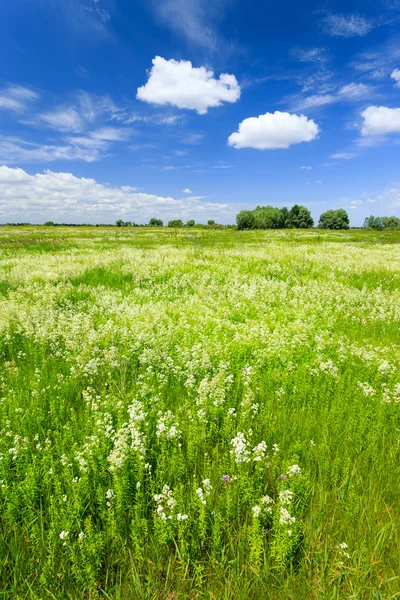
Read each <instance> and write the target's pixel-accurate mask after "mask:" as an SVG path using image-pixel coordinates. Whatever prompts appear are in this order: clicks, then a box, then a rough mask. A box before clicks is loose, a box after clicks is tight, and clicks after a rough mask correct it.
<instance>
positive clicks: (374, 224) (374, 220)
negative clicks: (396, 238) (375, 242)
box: [364, 215, 400, 231]
mask: <svg viewBox="0 0 400 600" xmlns="http://www.w3.org/2000/svg"><path fill="white" fill-rule="evenodd" d="M364 227H366V228H368V229H375V230H376V231H382V230H383V229H400V219H399V218H398V217H394V216H390V217H374V216H372V215H371V216H370V217H367V218H366V219H365V221H364Z"/></svg>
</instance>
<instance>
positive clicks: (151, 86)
mask: <svg viewBox="0 0 400 600" xmlns="http://www.w3.org/2000/svg"><path fill="white" fill-rule="evenodd" d="M152 63H153V66H152V68H151V70H150V73H149V79H148V81H147V83H146V84H145V85H143V86H142V87H140V88H138V90H137V96H136V97H137V98H138V100H142V101H143V102H149V103H150V104H159V105H166V104H167V105H168V104H169V105H172V106H177V107H178V108H186V109H190V110H196V111H197V112H198V113H199V114H200V115H204V114H206V113H207V111H208V109H209V108H210V107H216V106H221V104H222V103H223V102H237V101H238V100H239V98H240V86H239V84H238V82H237V80H236V77H235V76H234V75H228V74H227V73H223V74H222V75H220V77H219V79H215V77H214V73H213V71H208V70H207V69H206V68H205V67H198V68H197V67H193V66H192V63H191V62H190V61H189V60H180V61H177V60H173V59H171V60H166V59H165V58H162V57H161V56H156V57H155V58H154V59H153V61H152Z"/></svg>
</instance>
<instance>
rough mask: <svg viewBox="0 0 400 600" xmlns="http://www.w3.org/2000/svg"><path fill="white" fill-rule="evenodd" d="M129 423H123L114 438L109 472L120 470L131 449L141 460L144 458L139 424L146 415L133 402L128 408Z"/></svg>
mask: <svg viewBox="0 0 400 600" xmlns="http://www.w3.org/2000/svg"><path fill="white" fill-rule="evenodd" d="M128 415H129V422H128V423H124V425H122V427H121V428H120V429H119V430H118V431H117V433H116V434H115V437H114V448H113V449H112V451H111V452H110V455H109V456H108V461H109V463H110V467H109V468H110V471H116V470H118V469H121V468H122V467H123V465H124V463H125V461H126V459H127V458H128V456H129V452H130V450H131V449H132V450H133V451H134V452H135V453H136V454H137V455H138V456H139V457H140V458H141V459H143V458H144V457H145V454H146V446H145V439H146V438H145V436H144V434H143V433H142V431H141V430H140V429H139V426H140V423H142V421H144V419H145V418H146V416H147V413H146V412H144V411H143V405H142V403H141V402H139V401H138V400H134V401H133V402H132V404H131V405H130V406H129V408H128Z"/></svg>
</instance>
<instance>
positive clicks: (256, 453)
mask: <svg viewBox="0 0 400 600" xmlns="http://www.w3.org/2000/svg"><path fill="white" fill-rule="evenodd" d="M266 455H267V444H266V442H264V441H263V442H260V443H259V444H257V446H255V447H254V448H253V460H254V461H255V462H259V461H261V460H263V459H264V458H265V457H266Z"/></svg>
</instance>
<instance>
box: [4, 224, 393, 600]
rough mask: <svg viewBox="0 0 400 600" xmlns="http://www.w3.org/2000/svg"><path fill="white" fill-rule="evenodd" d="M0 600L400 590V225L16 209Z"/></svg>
mask: <svg viewBox="0 0 400 600" xmlns="http://www.w3.org/2000/svg"><path fill="white" fill-rule="evenodd" d="M0 328H1V332H0V344H1V354H0V360H1V370H0V388H1V390H0V599H1V598H12V599H14V598H15V599H22V598H24V599H25V598H30V599H32V598H35V599H43V598H52V599H56V600H60V599H62V600H64V599H79V600H80V599H84V598H105V599H113V600H114V599H116V600H118V599H120V600H121V599H124V600H128V599H129V600H130V599H132V600H136V599H140V600H158V599H169V600H178V599H179V600H180V599H199V600H200V599H201V600H202V599H210V600H211V599H214V600H228V599H233V600H251V599H256V600H258V599H260V600H264V599H269V598H271V599H277V600H287V599H294V600H303V599H320V598H322V599H325V598H326V599H332V600H333V599H347V598H349V599H350V598H356V599H360V600H361V599H362V600H364V599H389V598H400V533H399V514H400V412H399V411H400V373H399V357H400V336H399V334H400V233H393V232H392V233H373V232H368V231H351V230H350V231H348V232H331V233H329V232H318V231H316V230H314V231H303V232H301V231H263V232H236V231H215V232H214V231H198V232H196V231H183V230H182V231H171V230H168V229H164V230H161V229H160V230H158V229H148V228H146V229H144V228H143V229H138V228H132V229H122V230H119V229H116V228H101V227H99V228H76V229H74V228H39V227H38V228H29V227H24V228H6V227H2V228H0Z"/></svg>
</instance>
